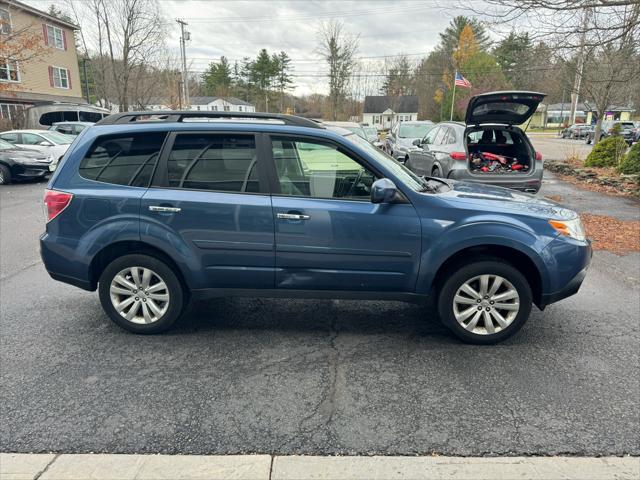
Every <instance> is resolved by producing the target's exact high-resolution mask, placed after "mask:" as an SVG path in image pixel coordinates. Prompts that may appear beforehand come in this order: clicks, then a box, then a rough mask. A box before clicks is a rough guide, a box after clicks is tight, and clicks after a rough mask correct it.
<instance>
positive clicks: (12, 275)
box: [0, 260, 42, 282]
mask: <svg viewBox="0 0 640 480" xmlns="http://www.w3.org/2000/svg"><path fill="white" fill-rule="evenodd" d="M41 263H42V261H41V260H38V261H36V262H33V263H30V264H29V265H25V266H24V267H22V268H21V269H20V270H16V271H15V272H12V273H10V274H9V275H5V276H3V277H0V282H4V281H5V280H9V279H10V278H13V277H15V276H16V275H20V274H21V273H22V272H24V271H25V270H29V269H30V268H33V267H35V266H36V265H40V264H41Z"/></svg>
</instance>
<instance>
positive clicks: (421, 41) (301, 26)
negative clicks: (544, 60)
mask: <svg viewBox="0 0 640 480" xmlns="http://www.w3.org/2000/svg"><path fill="white" fill-rule="evenodd" d="M26 1H27V3H30V4H31V5H33V6H35V7H36V8H40V9H42V10H46V9H47V8H48V6H49V5H50V4H51V3H55V4H56V5H58V6H60V7H61V8H62V9H63V10H64V9H65V2H68V1H70V0H26ZM463 4H464V5H472V6H473V8H475V9H476V10H479V9H481V8H482V6H483V2H482V0H453V1H446V0H351V1H349V0H342V1H336V0H160V5H161V8H162V11H163V14H164V17H165V19H166V26H167V44H168V47H169V48H170V49H171V51H172V53H173V54H174V55H175V57H176V58H179V38H180V29H179V25H178V23H177V22H176V21H175V20H176V19H178V18H180V19H182V20H184V21H185V22H187V23H188V26H187V30H188V31H189V32H190V35H191V38H190V41H188V42H187V63H188V69H189V70H190V71H191V72H192V73H193V74H199V73H201V72H203V71H204V70H205V68H206V67H207V65H208V64H209V63H210V62H212V61H214V62H217V61H219V59H220V57H221V56H222V55H224V56H226V57H227V59H229V60H230V62H231V63H233V62H234V61H235V60H241V59H242V58H243V57H251V58H253V57H255V56H256V55H257V53H258V51H259V50H260V49H261V48H266V49H267V51H268V52H269V53H275V52H280V51H285V52H286V53H287V54H288V55H289V57H291V58H292V59H293V62H292V66H293V75H294V81H295V85H296V88H295V90H294V91H293V93H294V94H297V95H304V94H310V93H326V92H327V87H328V86H327V81H326V77H323V75H325V74H326V71H327V69H326V66H325V64H324V63H323V61H322V59H321V57H320V55H319V54H318V52H317V46H318V30H319V28H320V26H321V24H322V22H328V21H330V20H340V21H342V22H343V23H344V30H345V31H346V32H348V33H349V34H352V35H359V37H360V41H359V50H358V54H357V57H358V58H361V59H362V60H361V64H362V65H363V66H362V67H361V69H372V68H373V69H376V71H377V72H381V71H382V67H383V64H384V62H385V59H386V58H390V57H393V56H397V55H400V54H407V55H408V58H409V59H411V60H414V61H417V60H418V59H420V58H421V57H423V56H425V55H427V54H428V53H429V52H430V51H431V50H433V48H434V47H435V46H436V45H437V43H438V40H439V36H438V33H439V32H441V31H443V30H444V29H445V28H446V26H447V25H448V23H449V22H450V20H451V19H452V18H453V17H455V16H456V15H461V14H462V15H464V14H466V15H471V14H472V13H471V12H470V11H469V10H467V9H465V8H463V7H462V6H461V5H463ZM497 36H499V35H497ZM497 36H496V38H497Z"/></svg>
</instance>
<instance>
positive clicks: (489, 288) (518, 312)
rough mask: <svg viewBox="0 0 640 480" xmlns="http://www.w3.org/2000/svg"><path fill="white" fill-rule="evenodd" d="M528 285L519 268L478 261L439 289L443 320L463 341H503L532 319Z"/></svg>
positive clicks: (448, 279)
mask: <svg viewBox="0 0 640 480" xmlns="http://www.w3.org/2000/svg"><path fill="white" fill-rule="evenodd" d="M532 301H533V300H532V293H531V287H530V286H529V283H528V282H527V280H526V279H525V277H524V276H523V275H522V273H520V272H519V271H518V270H517V269H516V268H514V267H513V266H512V265H510V264H508V263H504V262H502V261H500V260H499V259H495V260H493V259H491V260H483V261H477V262H474V263H471V264H467V265H465V266H463V267H461V268H459V269H457V270H454V271H453V272H451V274H450V275H449V276H448V278H447V279H446V280H445V281H444V283H443V285H442V288H441V289H440V296H439V299H438V312H439V314H440V318H441V319H442V321H443V322H444V323H445V325H446V326H448V327H449V328H450V329H451V330H452V331H453V333H454V334H455V335H456V336H457V337H458V338H460V339H461V340H463V341H465V342H468V343H476V344H493V343H498V342H501V341H503V340H505V339H507V338H509V337H511V336H512V335H513V334H515V333H516V332H517V331H518V330H520V328H522V326H523V325H524V323H525V322H526V321H527V319H528V318H529V314H530V313H531V306H532Z"/></svg>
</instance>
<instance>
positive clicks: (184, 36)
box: [176, 18, 190, 109]
mask: <svg viewBox="0 0 640 480" xmlns="http://www.w3.org/2000/svg"><path fill="white" fill-rule="evenodd" d="M176 22H178V23H179V24H180V56H181V59H182V99H183V103H184V108H187V109H188V108H189V78H188V74H187V47H186V43H187V40H189V38H190V34H189V32H187V31H185V29H184V27H186V26H187V25H188V23H186V22H185V21H184V20H181V19H179V18H178V19H176Z"/></svg>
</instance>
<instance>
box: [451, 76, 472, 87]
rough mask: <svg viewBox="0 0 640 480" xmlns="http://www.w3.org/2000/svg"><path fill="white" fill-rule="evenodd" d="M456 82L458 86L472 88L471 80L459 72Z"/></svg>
mask: <svg viewBox="0 0 640 480" xmlns="http://www.w3.org/2000/svg"><path fill="white" fill-rule="evenodd" d="M455 84H456V86H457V87H463V88H471V82H469V80H467V79H466V78H464V77H463V76H462V75H461V74H460V73H459V72H456V81H455Z"/></svg>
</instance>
